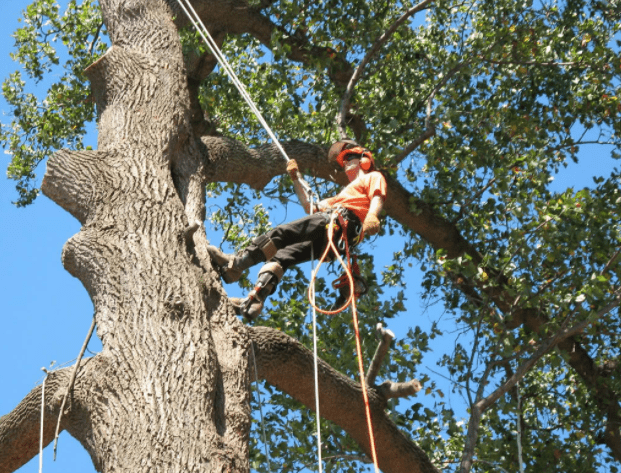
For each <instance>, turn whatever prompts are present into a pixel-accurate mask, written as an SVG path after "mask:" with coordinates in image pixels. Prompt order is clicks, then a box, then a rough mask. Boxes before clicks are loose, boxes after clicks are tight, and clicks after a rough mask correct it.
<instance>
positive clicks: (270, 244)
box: [252, 235, 278, 261]
mask: <svg viewBox="0 0 621 473" xmlns="http://www.w3.org/2000/svg"><path fill="white" fill-rule="evenodd" d="M252 244H253V245H255V246H256V247H257V248H259V249H260V250H261V252H262V253H263V256H265V261H269V260H271V259H272V258H273V257H274V255H275V254H276V252H277V251H278V248H276V244H275V243H274V240H272V239H271V238H269V237H268V236H266V235H260V236H258V237H256V238H255V239H254V241H253V242H252Z"/></svg>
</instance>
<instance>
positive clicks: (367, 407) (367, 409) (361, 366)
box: [308, 212, 379, 473]
mask: <svg viewBox="0 0 621 473" xmlns="http://www.w3.org/2000/svg"><path fill="white" fill-rule="evenodd" d="M336 214H337V212H333V213H332V216H331V217H330V224H329V226H328V245H327V246H326V249H325V251H324V252H323V255H322V256H321V259H320V260H319V263H318V264H317V267H316V268H315V270H314V271H313V274H312V277H311V282H310V285H309V287H308V300H309V302H310V304H311V305H312V306H313V308H314V309H315V310H317V311H319V312H321V313H322V314H327V315H335V314H338V313H339V312H342V311H343V310H345V309H346V308H347V306H351V311H352V316H353V323H354V332H355V334H356V351H357V353H358V371H359V373H360V385H361V386H362V398H363V400H364V409H365V414H366V418H367V427H368V429H369V443H370V445H371V457H372V458H373V465H374V466H375V472H376V473H378V472H379V466H378V464H377V453H376V451H375V436H374V435H373V423H372V422H371V405H370V403H369V395H368V393H367V384H366V382H365V380H364V363H363V360H362V346H361V343H360V328H359V325H358V311H357V310H356V297H355V284H354V278H353V276H352V274H351V263H350V256H349V242H348V241H347V228H343V229H342V232H343V238H344V239H345V255H346V259H347V263H345V262H344V261H343V258H342V257H341V255H340V254H339V252H338V249H337V248H336V245H335V244H334V225H333V223H334V218H335V216H336ZM330 250H333V251H334V254H335V255H336V257H337V259H338V260H339V262H340V263H341V265H342V266H343V268H344V269H345V273H346V274H347V279H348V280H349V289H350V290H349V298H348V299H347V301H346V302H345V304H344V305H343V306H342V307H340V308H338V309H336V310H323V309H321V308H319V307H317V306H316V305H315V303H314V300H315V279H316V278H317V273H318V272H319V268H320V267H321V265H322V264H323V263H324V261H325V260H326V257H327V256H328V253H329V251H330Z"/></svg>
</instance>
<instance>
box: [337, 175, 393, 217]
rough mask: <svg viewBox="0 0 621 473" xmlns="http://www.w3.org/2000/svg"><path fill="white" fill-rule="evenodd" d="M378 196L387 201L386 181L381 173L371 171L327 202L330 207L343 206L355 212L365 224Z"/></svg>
mask: <svg viewBox="0 0 621 473" xmlns="http://www.w3.org/2000/svg"><path fill="white" fill-rule="evenodd" d="M376 195H379V196H381V198H382V200H385V199H386V179H385V178H384V176H383V175H382V174H381V173H379V172H377V171H371V172H369V173H367V174H365V175H363V176H360V177H359V178H357V179H356V180H354V181H353V182H351V183H350V184H349V185H348V186H347V187H345V189H343V190H342V191H341V192H339V193H338V195H336V196H334V197H330V198H329V199H326V200H325V202H326V203H327V204H328V205H329V206H330V207H338V206H339V205H342V206H343V207H345V208H347V209H349V210H351V211H352V212H354V213H355V214H356V216H357V217H358V218H359V219H360V222H364V219H365V218H366V217H367V213H368V212H369V207H370V205H371V199H373V197H375V196H376Z"/></svg>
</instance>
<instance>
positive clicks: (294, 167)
mask: <svg viewBox="0 0 621 473" xmlns="http://www.w3.org/2000/svg"><path fill="white" fill-rule="evenodd" d="M287 172H288V173H289V175H290V176H291V179H292V180H294V181H297V180H298V174H299V172H300V169H299V168H298V163H297V162H296V161H295V159H290V160H289V161H288V162H287Z"/></svg>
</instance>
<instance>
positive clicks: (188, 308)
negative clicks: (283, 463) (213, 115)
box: [43, 0, 250, 472]
mask: <svg viewBox="0 0 621 473" xmlns="http://www.w3.org/2000/svg"><path fill="white" fill-rule="evenodd" d="M101 6H102V9H103V13H104V18H105V21H106V24H107V25H108V28H109V34H110V38H111V40H112V43H113V46H112V48H111V50H110V51H109V52H108V53H107V54H106V56H104V57H103V58H102V59H101V60H99V61H98V62H97V63H95V64H94V65H92V66H91V67H90V68H89V69H88V70H87V74H88V75H89V78H90V79H91V81H92V85H93V92H94V95H95V98H96V102H97V107H98V114H99V151H96V152H95V151H93V152H60V153H58V154H57V155H56V156H55V157H54V158H52V159H51V160H50V161H49V163H48V170H47V174H46V176H45V180H44V183H43V189H44V192H45V193H46V194H47V195H48V196H49V197H50V198H52V199H53V200H54V201H56V202H57V203H59V204H60V205H62V206H63V207H64V208H65V209H66V210H68V211H69V212H71V213H72V214H73V215H74V216H75V217H76V218H78V219H79V220H80V222H81V223H82V224H83V227H82V230H81V231H80V233H78V234H77V235H76V236H74V237H73V238H71V239H70V240H69V241H68V242H67V244H66V246H65V248H64V250H63V264H64V266H65V268H66V269H67V270H68V271H69V272H70V273H71V274H72V275H74V276H75V277H77V278H79V279H80V280H81V281H82V283H83V284H84V286H85V287H86V289H87V290H88V292H89V294H90V296H91V298H92V300H93V302H94V305H95V310H96V318H97V327H98V335H99V337H100V338H101V340H102V344H103V351H102V353H101V354H100V355H98V356H97V362H96V365H97V366H98V367H99V369H97V370H95V371H93V370H90V374H91V375H92V376H90V377H89V378H88V379H82V380H81V386H88V389H79V390H77V391H76V399H75V400H74V408H73V411H74V414H73V416H72V417H73V418H74V421H75V415H76V414H77V413H78V412H81V413H84V419H82V421H83V422H84V423H86V424H87V425H88V428H85V429H82V430H79V429H78V430H76V429H75V428H71V427H68V430H70V431H72V430H73V431H74V432H72V433H74V434H77V435H76V436H77V438H78V439H79V440H80V441H81V442H82V444H83V445H84V446H85V447H86V448H87V449H88V451H89V452H90V454H91V456H92V458H93V461H94V464H95V465H96V467H97V469H99V470H101V471H103V472H111V471H150V472H155V471H166V472H171V471H184V472H192V471H201V472H210V471H225V470H226V471H247V470H248V452H247V449H248V435H249V427H250V424H249V422H250V409H249V399H248V393H249V389H248V388H249V384H248V383H249V378H248V370H247V360H248V346H249V345H248V337H247V334H246V331H245V329H244V327H243V326H242V325H241V323H240V322H238V320H237V318H236V317H235V316H234V314H233V313H232V311H230V310H229V309H228V306H227V302H226V301H227V299H226V298H223V297H218V294H217V293H216V294H208V293H207V291H206V289H205V287H206V285H205V283H206V282H207V279H212V278H210V277H209V274H208V272H206V271H203V270H201V269H200V265H197V264H195V262H196V258H197V254H196V249H195V248H194V246H193V244H192V242H191V241H190V242H189V244H188V242H187V241H186V237H185V234H184V232H185V230H186V228H187V227H188V216H187V215H186V209H185V208H184V203H187V202H188V201H192V202H195V201H196V200H197V199H196V197H195V196H194V197H192V196H191V195H190V193H191V188H192V185H191V180H190V179H189V178H188V175H189V174H188V173H185V174H184V173H183V172H180V173H179V179H177V180H176V181H173V178H172V173H171V168H172V167H173V166H178V167H179V169H183V168H184V166H187V163H188V162H189V163H191V162H193V160H192V155H193V154H196V153H197V150H194V149H193V146H194V145H193V141H192V140H190V139H189V137H190V136H191V131H190V126H189V120H188V116H189V114H188V105H189V96H188V92H187V85H186V83H187V81H186V76H185V73H184V68H183V63H182V54H181V49H180V45H179V40H178V34H177V31H176V28H175V26H174V24H173V22H172V13H171V11H170V10H169V8H168V6H167V5H166V3H165V2H163V1H162V0H136V1H121V0H107V1H102V2H101ZM194 161H197V160H194ZM198 201H199V202H200V198H199V199H198ZM190 207H192V206H190ZM192 209H193V210H192V211H191V213H192V215H191V217H192V218H195V217H196V216H197V215H200V213H201V209H200V204H199V205H198V208H197V206H193V207H192ZM193 258H194V260H193ZM207 269H208V268H207ZM225 328H226V330H225ZM71 425H74V422H71Z"/></svg>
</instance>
